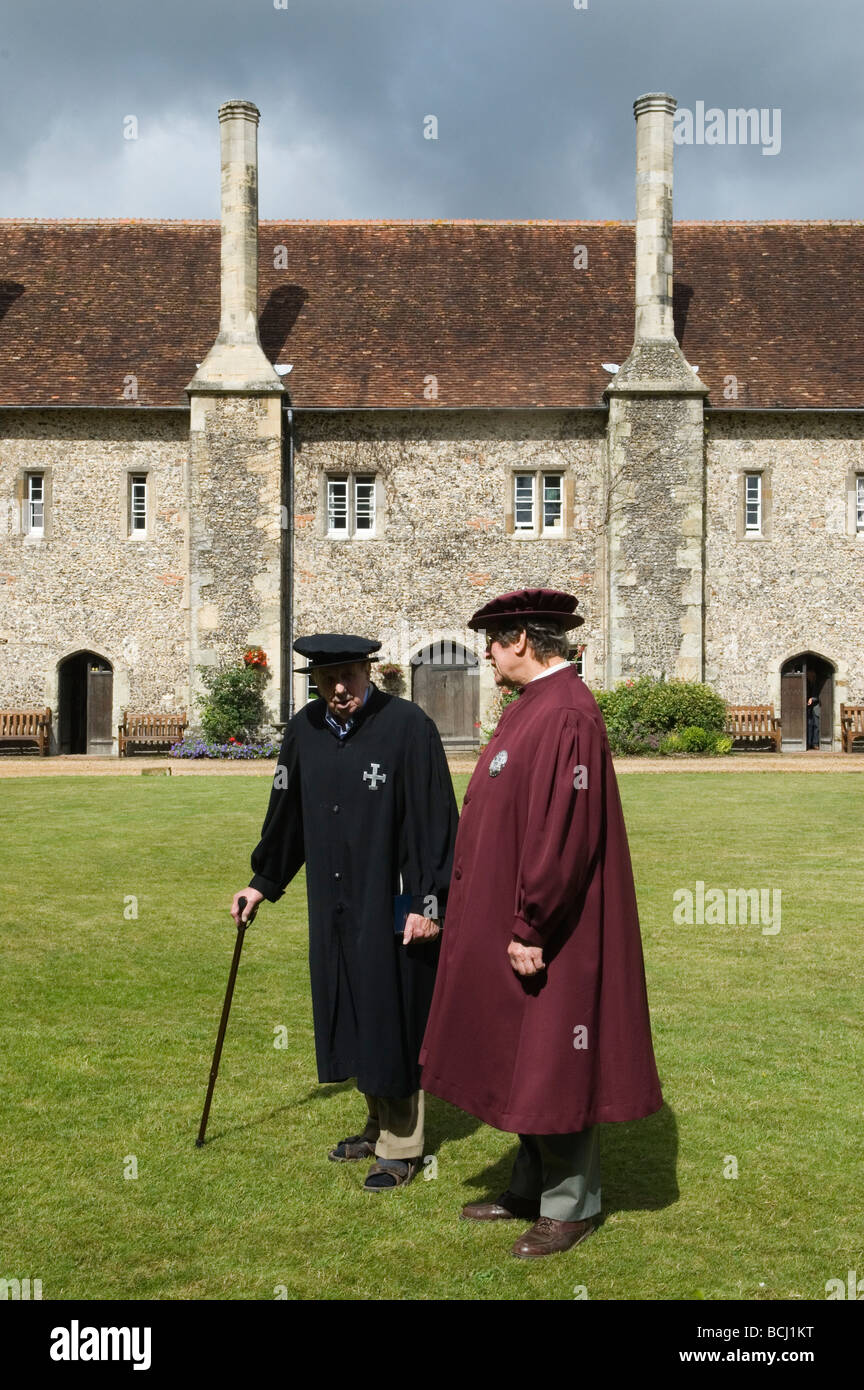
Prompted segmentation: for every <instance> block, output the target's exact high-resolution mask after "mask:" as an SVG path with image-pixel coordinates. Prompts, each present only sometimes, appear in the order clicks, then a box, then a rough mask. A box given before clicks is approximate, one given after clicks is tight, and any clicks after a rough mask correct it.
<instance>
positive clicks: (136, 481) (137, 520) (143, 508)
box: [132, 473, 147, 531]
mask: <svg viewBox="0 0 864 1390" xmlns="http://www.w3.org/2000/svg"><path fill="white" fill-rule="evenodd" d="M146 529H147V477H146V474H141V473H139V474H136V475H134V476H133V478H132V530H133V531H146Z"/></svg>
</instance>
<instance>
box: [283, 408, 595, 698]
mask: <svg viewBox="0 0 864 1390" xmlns="http://www.w3.org/2000/svg"><path fill="white" fill-rule="evenodd" d="M604 441H605V412H604V411H601V410H598V411H596V412H595V411H591V412H573V411H570V412H567V411H548V412H543V413H542V414H538V413H537V412H533V413H532V412H527V411H526V412H521V411H512V412H503V411H496V412H491V411H490V412H482V411H458V412H448V413H447V414H443V413H441V414H436V413H433V412H431V411H429V412H426V413H424V414H423V415H422V416H417V415H413V416H412V414H411V413H410V412H394V411H388V412H374V413H373V412H370V413H368V414H367V413H365V412H364V413H362V414H361V413H347V412H346V413H345V414H342V413H337V414H325V413H323V412H322V413H314V412H309V411H303V412H300V413H299V414H298V415H297V417H296V418H295V445H294V447H295V454H294V479H295V482H294V527H295V529H294V536H295V541H294V545H295V554H294V580H295V590H294V631H295V633H296V634H298V635H299V634H303V633H310V632H320V631H343V630H344V631H349V632H359V633H363V634H364V635H368V636H370V637H375V638H378V639H380V640H382V641H383V643H384V646H383V648H382V651H381V657H382V659H385V660H391V661H397V662H399V663H400V664H401V665H403V666H404V667H406V675H407V664H408V661H409V660H410V657H411V656H412V655H413V654H415V653H416V652H417V651H419V650H420V648H422V647H423V646H425V645H426V644H427V643H429V642H432V641H436V640H438V639H439V638H440V639H447V640H451V641H455V642H459V643H461V644H462V645H463V646H464V647H466V648H467V649H468V650H469V651H472V652H474V653H475V654H476V655H477V656H478V657H479V659H480V661H481V664H482V670H481V721H485V718H486V716H487V713H488V709H489V705H490V702H491V701H492V700H493V699H494V696H495V687H494V684H493V683H492V680H491V672H489V670H488V666H487V663H485V662H484V661H483V651H484V645H483V639H482V637H481V635H480V634H477V633H474V632H471V631H469V630H468V628H467V627H466V626H465V623H466V621H467V619H468V618H469V617H470V615H471V613H472V612H474V611H475V610H476V609H477V608H480V607H481V606H482V605H483V604H484V603H485V602H487V601H488V600H489V599H491V598H494V597H495V595H496V594H499V593H502V592H505V591H508V590H511V589H519V588H523V587H535V586H536V587H538V588H548V587H551V588H560V589H564V590H567V591H568V592H571V593H575V594H576V595H577V596H578V598H579V610H578V611H579V612H580V613H582V614H583V615H584V616H585V619H586V621H585V623H584V625H583V626H582V627H580V628H579V629H578V631H577V632H576V633H575V634H574V635H575V636H576V637H577V639H578V640H579V641H580V642H582V641H584V642H586V643H587V644H588V649H587V653H586V674H587V675H588V677H589V679H590V678H591V674H592V672H596V673H598V675H599V674H601V673H602V672H603V670H604V664H605V651H604V620H603V611H602V598H603V583H602V578H601V575H602V550H603V542H604V535H603V529H604V528H603V515H604V447H605V445H604ZM534 468H537V469H540V470H545V471H548V472H561V473H563V474H564V476H565V498H566V513H565V515H566V518H567V520H568V521H569V523H570V524H569V526H568V527H567V529H566V531H565V535H564V537H563V538H554V539H553V538H546V539H544V538H542V537H539V538H537V539H523V538H521V537H519V536H517V535H516V534H514V533H513V532H512V500H511V499H512V488H513V483H512V471H513V470H514V469H534ZM328 473H337V474H339V473H342V474H344V473H348V474H352V473H364V474H375V475H376V477H377V479H378V488H377V493H378V497H377V507H378V518H377V526H376V536H375V538H374V539H373V538H370V539H345V540H339V539H332V538H328V537H327V535H326V489H325V482H324V480H325V478H326V475H327V474H328ZM508 526H509V527H510V528H511V529H510V531H509V532H508ZM302 698H303V684H302V678H301V679H300V681H299V682H298V684H297V685H296V686H295V699H297V700H298V701H299V700H301V699H302Z"/></svg>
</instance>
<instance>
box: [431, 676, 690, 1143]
mask: <svg viewBox="0 0 864 1390" xmlns="http://www.w3.org/2000/svg"><path fill="white" fill-rule="evenodd" d="M505 752H506V761H505V760H504V757H503V755H504V753H505ZM493 760H494V761H493ZM579 767H582V768H584V769H585V771H584V773H580V774H579V775H578V776H577V768H579ZM496 769H497V771H496ZM490 774H492V775H490ZM578 781H582V782H583V786H581V787H579V786H574V783H575V782H578ZM514 935H516V936H519V937H522V938H523V939H525V940H527V941H528V942H529V943H530V944H531V945H536V946H542V947H543V956H544V960H545V961H546V970H545V971H542V972H541V973H540V974H539V975H534V976H528V977H526V976H521V975H517V974H516V972H515V971H514V970H513V968H512V966H511V964H510V960H509V957H508V955H507V947H508V945H509V944H510V941H511V939H512V937H513V936H514ZM442 936H443V940H442V949H441V958H440V963H439V967H438V978H437V982H436V986H435V993H434V996H433V1000H432V1008H431V1011H430V1014H429V1022H428V1025H427V1028H426V1034H425V1037H424V1040H423V1047H422V1050H421V1052H420V1061H421V1063H422V1064H423V1075H422V1086H423V1089H424V1090H425V1091H429V1092H430V1093H431V1094H432V1095H435V1096H440V1097H441V1098H442V1099H444V1100H448V1101H451V1102H452V1103H453V1104H454V1105H458V1106H459V1107H460V1109H462V1110H465V1111H467V1112H468V1113H469V1114H470V1115H476V1116H477V1118H478V1119H480V1120H484V1121H485V1122H486V1123H487V1124H490V1125H494V1126H495V1127H496V1128H497V1129H503V1130H508V1131H512V1132H513V1133H517V1134H519V1133H521V1134H569V1133H573V1132H575V1131H576V1130H580V1129H584V1128H585V1127H586V1126H588V1125H593V1124H595V1123H597V1122H598V1121H607V1120H636V1119H639V1118H640V1117H641V1116H643V1115H650V1114H652V1113H653V1112H654V1111H655V1110H658V1109H659V1108H660V1106H661V1105H662V1103H663V1097H662V1095H661V1094H660V1082H659V1080H658V1077H657V1068H656V1065H655V1062H654V1051H653V1047H652V1042H651V1024H650V1019H649V1014H648V997H647V993H646V989H645V968H644V963H643V959H642V940H641V937H640V934H639V917H638V912H637V907H636V893H635V890H634V887H633V871H632V868H631V864H630V850H629V847H628V844H627V832H626V829H625V826H624V817H623V814H622V811H621V800H620V797H619V795H618V784H617V781H616V779H615V772H614V769H613V766H612V755H611V753H610V751H609V741H608V738H607V735H606V727H605V725H604V723H603V718H602V715H601V714H600V711H599V709H598V707H597V703H596V701H595V699H594V696H593V695H592V694H591V692H590V691H589V689H588V687H587V686H586V685H585V684H584V683H583V682H582V680H581V679H580V678H579V676H577V674H576V672H575V670H574V669H573V668H572V667H569V668H568V669H567V670H566V671H555V672H554V673H553V674H550V675H547V676H543V677H542V678H541V679H539V680H536V681H532V682H530V683H529V684H528V685H526V686H525V687H524V689H523V691H522V694H521V695H520V696H519V698H518V699H517V700H514V701H513V703H512V704H510V705H508V707H507V708H506V709H505V711H504V713H503V714H502V716H501V719H500V720H499V722H498V727H497V728H496V730H495V733H494V734H493V735H492V738H491V739H490V741H489V743H488V744H487V746H486V748H485V749H484V751H483V753H482V754H481V757H480V760H479V762H478V763H477V766H476V768H475V770H474V774H473V776H472V778H471V781H470V783H469V786H468V790H467V792H466V793H465V803H464V809H463V811H462V816H461V820H460V822H459V832H458V835H457V838H456V848H455V853H454V867H453V877H452V879H451V883H450V895H449V898H448V901H447V915H446V918H445V922H444V930H443V934H442ZM581 1030H585V1031H581Z"/></svg>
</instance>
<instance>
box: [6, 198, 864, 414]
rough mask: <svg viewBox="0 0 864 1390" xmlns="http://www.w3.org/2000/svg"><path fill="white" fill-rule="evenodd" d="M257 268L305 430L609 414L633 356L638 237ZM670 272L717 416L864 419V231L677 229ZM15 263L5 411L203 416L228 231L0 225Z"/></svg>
mask: <svg viewBox="0 0 864 1390" xmlns="http://www.w3.org/2000/svg"><path fill="white" fill-rule="evenodd" d="M280 246H284V247H285V248H287V251H286V253H284V258H285V262H286V265H287V269H275V268H274V259H275V260H276V261H277V264H278V263H279V255H280V253H279V252H278V250H277V248H279V247H280ZM579 246H584V247H585V248H586V251H587V266H585V267H584V268H575V267H574V248H576V247H579ZM259 247H260V273H259V305H260V311H261V320H260V322H261V339H262V342H263V344H264V348H265V351H266V352H267V355H268V356H269V357H270V359H271V360H272V361H273V362H279V363H283V362H291V363H293V366H294V370H293V371H292V372H291V374H290V376H288V377H286V378H285V381H286V385H287V387H288V389H289V392H290V398H291V400H292V402H293V404H294V405H295V406H297V407H298V408H307V409H308V408H310V407H314V406H320V407H329V408H338V407H361V406H365V407H373V406H377V407H384V406H389V407H397V406H398V407H405V406H408V407H416V408H418V409H440V408H447V407H450V408H453V407H464V406H479V407H500V406H510V407H539V406H547V407H550V406H564V407H577V406H597V405H601V404H602V402H603V390H604V388H605V386H606V385H607V384H608V382H609V381H610V376H609V374H608V373H607V372H605V371H604V370H603V367H602V365H601V364H602V363H603V362H617V363H621V362H623V361H624V358H625V357H626V356H627V353H628V352H629V350H630V347H631V345H632V338H633V312H634V311H633V257H634V229H633V223H632V222H483V221H447V222H443V221H442V222H428V221H424V222H394V221H387V222H348V221H335V222H302V221H295V222H270V221H268V222H262V223H261V224H260V229H259ZM674 253H675V303H676V314H675V316H676V328H677V331H678V335H679V339H680V341H681V345H682V348H683V350H684V353H685V356H686V357H687V359H688V361H690V362H692V363H694V364H696V365H698V367H699V369H700V376H701V378H702V380H703V381H704V382H705V384H706V385H707V386H708V387H709V389H710V395H709V397H708V404H709V405H711V406H714V407H719V408H723V407H727V408H733V409H734V408H739V409H740V408H741V407H749V408H751V409H752V408H759V407H761V408H765V407H783V408H801V407H820V408H829V407H830V408H850V407H858V408H862V407H864V345H862V343H864V340H862V335H861V331H860V328H859V324H860V323H861V322H862V320H864V223H860V222H855V223H848V222H749V223H748V222H679V223H676V224H675V245H674ZM0 258H2V259H0V405H30V406H36V405H89V406H105V405H107V406H116V405H127V406H128V407H129V408H130V409H134V408H135V406H136V405H138V406H177V405H185V404H186V402H187V397H186V395H185V392H184V387H185V385H186V383H187V382H188V381H189V379H190V378H191V376H192V374H193V372H194V370H195V364H196V363H197V362H200V361H202V359H203V357H204V355H205V353H206V352H207V350H208V349H209V348H210V346H211V345H212V343H213V340H214V338H215V336H216V332H217V329H218V323H219V224H218V222H215V221H198V222H193V221H190V222H183V221H158V222H154V221H113V220H112V221H108V220H105V221H87V220H83V219H82V220H79V221H66V222H56V221H43V220H35V219H34V220H24V219H0ZM133 376H134V378H136V380H137V393H138V394H137V401H136V400H134V399H126V398H124V387H125V388H126V390H127V396H128V395H129V391H128V379H129V378H130V377H133ZM433 376H434V377H435V378H436V379H437V392H438V394H437V398H436V397H433V396H431V395H430V394H429V382H428V378H429V377H433ZM729 377H735V378H736V379H737V389H738V395H737V399H735V398H734V397H733V396H732V395H731V392H730V393H729V394H727V396H725V397H724V394H723V391H724V381H726V379H727V378H729ZM424 392H426V394H424Z"/></svg>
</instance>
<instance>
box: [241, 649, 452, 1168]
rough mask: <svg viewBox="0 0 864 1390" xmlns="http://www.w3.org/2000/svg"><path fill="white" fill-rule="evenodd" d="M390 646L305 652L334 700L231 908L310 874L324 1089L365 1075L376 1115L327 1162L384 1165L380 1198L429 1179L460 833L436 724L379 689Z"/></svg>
mask: <svg viewBox="0 0 864 1390" xmlns="http://www.w3.org/2000/svg"><path fill="white" fill-rule="evenodd" d="M380 646H381V643H380V642H375V641H369V640H368V639H366V638H363V637H354V636H346V635H344V634H333V633H325V634H317V635H315V636H312V637H304V638H301V639H300V640H298V641H297V642H295V643H294V650H295V651H296V652H299V653H300V655H302V656H304V657H306V658H307V659H308V661H309V666H308V667H304V668H301V669H302V670H303V671H304V672H308V673H309V674H311V676H312V679H313V680H314V682H315V685H316V686H317V688H318V691H319V694H320V696H321V698H319V699H317V700H315V701H313V702H311V703H309V704H307V705H306V706H305V707H304V708H303V709H302V710H300V711H299V713H298V714H295V716H294V718H293V719H292V720H290V722H289V723H288V725H287V727H286V729H285V736H284V740H283V743H282V748H281V751H280V754H279V761H278V764H277V767H276V775H275V777H274V780H273V790H272V792H271V795H270V803H269V806H268V809H267V815H266V817H265V820H264V825H263V827H262V831H261V840H260V842H259V844H258V845H257V846H256V848H255V850H254V851H253V854H252V870H253V876H252V879H251V881H250V884H249V887H248V888H243V889H240V891H239V892H238V893H236V894H235V896H234V902H233V905H232V916H233V917H234V920H235V921H236V922H239V920H240V916H239V907H238V899H239V898H240V897H241V896H243V897H245V898H246V900H247V906H246V908H245V910H244V912H243V917H244V919H245V920H247V921H251V920H252V918H253V917H254V916H255V913H256V912H257V910H258V905H259V903H260V902H261V901H262V900H263V899H265V898H266V899H267V900H268V901H269V902H276V901H277V900H278V899H279V898H280V897H281V896H282V894H283V893H284V891H285V888H286V886H287V884H289V883H290V882H291V880H292V879H293V877H294V875H295V874H296V873H297V872H298V870H299V869H300V867H301V866H302V865H303V864H304V863H305V865H306V884H307V896H308V904H309V970H310V977H311V985H312V1006H313V1016H314V1024H315V1051H316V1055H317V1061H318V1079H319V1081H322V1082H330V1081H345V1080H347V1079H348V1078H351V1077H353V1078H356V1082H357V1088H358V1090H359V1091H361V1092H362V1093H363V1094H364V1095H365V1097H366V1103H367V1108H368V1117H367V1121H366V1127H365V1129H364V1130H363V1132H362V1133H360V1134H356V1135H353V1136H351V1137H350V1138H347V1139H342V1140H340V1141H339V1143H338V1144H337V1145H336V1146H335V1148H333V1149H332V1150H331V1151H330V1154H329V1157H330V1158H331V1159H333V1160H334V1161H345V1160H351V1159H362V1158H364V1157H366V1156H374V1158H375V1162H374V1163H373V1164H372V1167H371V1168H370V1170H369V1173H368V1174H367V1177H366V1181H365V1184H364V1187H365V1190H366V1191H369V1192H386V1191H389V1190H392V1189H393V1188H396V1187H401V1186H404V1184H405V1183H407V1182H410V1181H411V1179H412V1178H413V1177H414V1176H415V1174H416V1173H417V1171H418V1170H419V1168H420V1167H421V1166H422V1161H423V1092H422V1091H421V1090H420V1068H419V1063H418V1055H419V1051H420V1043H421V1041H422V1038H423V1032H424V1029H425V1026H426V1019H427V1015H428V1012H429V1005H430V1003H431V999H432V990H433V987H434V984H435V971H436V968H437V964H438V954H439V945H440V941H439V935H440V926H441V919H442V917H443V913H444V908H445V904H446V898H447V889H448V886H449V882H450V872H451V867H452V862H453V845H454V842H455V837H456V826H457V820H458V814H457V810H456V800H455V797H454V795H453V786H452V783H451V780H450V772H449V769H448V767H447V759H446V757H445V755H444V749H443V747H442V744H441V738H440V736H439V734H438V730H437V729H436V727H435V725H434V724H433V723H432V721H431V719H429V718H428V716H427V715H426V714H425V713H424V712H423V710H421V709H420V707H419V706H418V705H415V704H413V703H412V702H411V701H410V700H400V699H398V698H397V697H395V696H392V695H387V694H385V693H384V692H383V691H381V690H379V689H378V688H377V686H375V685H374V684H372V683H371V681H370V674H371V662H372V661H377V660H378V658H377V657H375V656H373V655H372V654H373V652H375V651H377V650H378V649H379V648H380Z"/></svg>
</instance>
